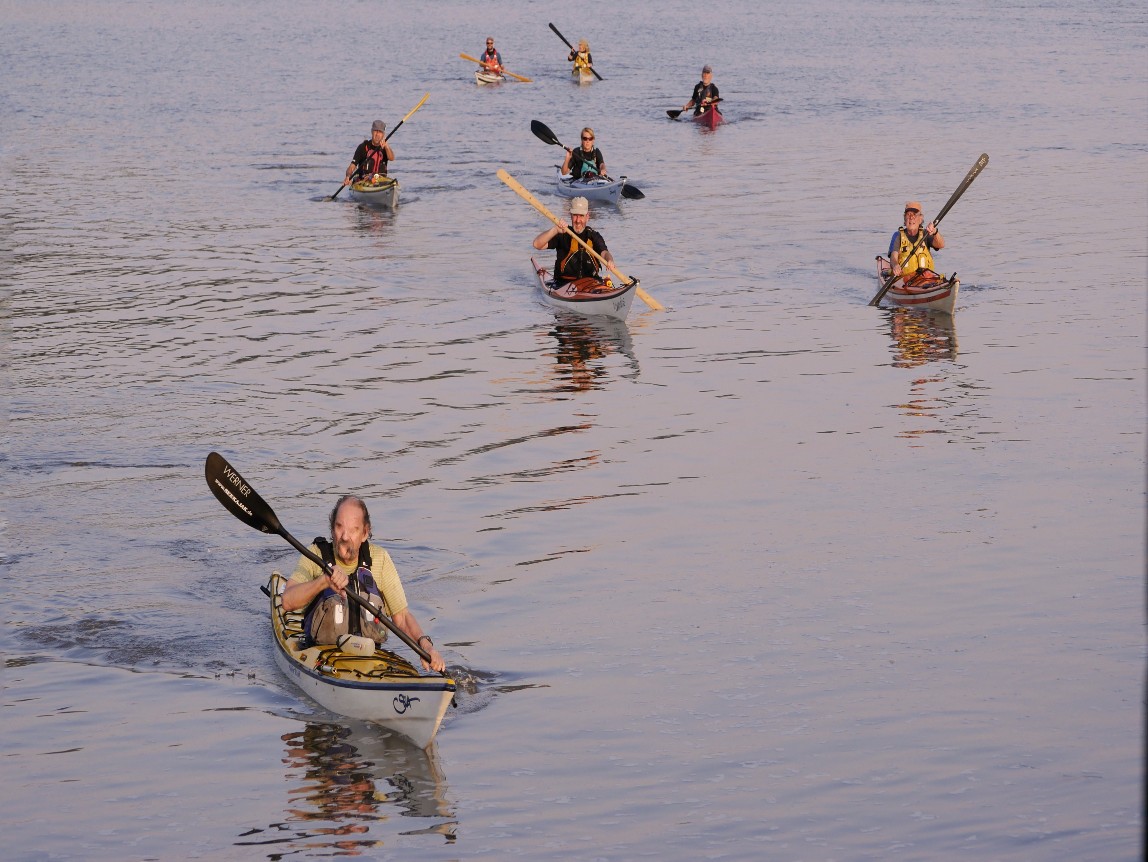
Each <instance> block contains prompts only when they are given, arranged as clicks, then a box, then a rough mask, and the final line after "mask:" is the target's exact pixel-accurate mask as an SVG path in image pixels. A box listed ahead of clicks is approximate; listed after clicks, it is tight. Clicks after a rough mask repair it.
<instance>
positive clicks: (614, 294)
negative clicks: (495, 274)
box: [530, 257, 638, 320]
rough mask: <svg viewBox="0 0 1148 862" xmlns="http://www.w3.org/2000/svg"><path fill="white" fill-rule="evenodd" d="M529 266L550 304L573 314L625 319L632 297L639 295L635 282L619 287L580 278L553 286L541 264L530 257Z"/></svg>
mask: <svg viewBox="0 0 1148 862" xmlns="http://www.w3.org/2000/svg"><path fill="white" fill-rule="evenodd" d="M530 263H531V264H532V265H533V267H534V274H535V275H536V276H538V283H539V285H540V286H541V287H542V293H543V295H544V296H545V297H546V301H547V303H548V304H549V305H551V306H553V307H555V308H564V309H566V310H567V311H572V312H574V313H575V314H585V315H590V316H599V315H600V316H603V317H611V318H614V319H615V320H625V319H626V315H627V314H629V313H630V306H631V305H633V304H634V294H635V293H637V292H638V279H636V278H635V279H634V280H633V281H631V282H630V283H629V284H623V285H622V286H621V287H619V286H617V285H615V284H614V283H613V282H612V281H610V280H609V279H606V280H605V281H603V280H602V279H600V278H579V279H577V280H576V281H568V282H564V283H562V284H559V285H555V283H554V281H553V280H552V279H551V278H550V270H548V269H546V268H545V267H544V266H542V265H540V264H539V263H538V261H537V260H535V259H534V258H533V257H532V258H530Z"/></svg>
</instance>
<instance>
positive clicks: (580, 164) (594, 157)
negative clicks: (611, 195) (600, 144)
mask: <svg viewBox="0 0 1148 862" xmlns="http://www.w3.org/2000/svg"><path fill="white" fill-rule="evenodd" d="M601 162H602V154H601V153H600V152H598V148H597V147H595V148H594V149H592V150H591V151H590V152H586V151H585V150H584V149H582V148H581V147H577V148H576V149H573V150H571V151H570V174H571V176H573V177H574V179H576V180H580V179H582V178H583V177H585V176H586V175H587V174H593V175H594V176H597V175H598V173H599V169H598V166H599V165H600V164H601Z"/></svg>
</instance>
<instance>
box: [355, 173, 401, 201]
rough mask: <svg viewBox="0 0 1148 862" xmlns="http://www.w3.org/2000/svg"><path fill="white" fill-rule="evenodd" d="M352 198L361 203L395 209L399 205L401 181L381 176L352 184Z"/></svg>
mask: <svg viewBox="0 0 1148 862" xmlns="http://www.w3.org/2000/svg"><path fill="white" fill-rule="evenodd" d="M351 197H352V198H354V199H355V200H357V201H358V202H359V203H364V204H369V205H371V206H375V207H386V208H387V209H394V208H395V207H396V206H398V205H399V181H398V180H393V179H391V178H390V177H383V176H380V177H378V179H369V180H362V181H360V182H357V183H351Z"/></svg>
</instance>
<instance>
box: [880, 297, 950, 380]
mask: <svg viewBox="0 0 1148 862" xmlns="http://www.w3.org/2000/svg"><path fill="white" fill-rule="evenodd" d="M889 332H890V334H891V335H892V339H893V341H892V346H893V365H895V366H896V367H897V368H915V367H916V366H918V365H924V364H925V363H926V362H937V361H940V360H946V359H948V360H952V359H956V358H957V327H956V323H955V322H954V320H953V316H952V315H950V314H944V313H942V312H934V311H916V310H914V309H909V308H893V309H891V310H890V315H889Z"/></svg>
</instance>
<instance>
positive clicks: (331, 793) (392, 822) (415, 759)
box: [236, 724, 455, 859]
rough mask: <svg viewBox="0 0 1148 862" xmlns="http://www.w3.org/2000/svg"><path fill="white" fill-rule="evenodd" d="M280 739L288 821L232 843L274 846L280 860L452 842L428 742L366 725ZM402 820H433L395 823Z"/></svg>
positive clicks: (320, 727)
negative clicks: (421, 839)
mask: <svg viewBox="0 0 1148 862" xmlns="http://www.w3.org/2000/svg"><path fill="white" fill-rule="evenodd" d="M283 742H284V743H285V745H286V749H285V752H284V756H283V763H284V764H285V766H286V767H287V770H286V779H287V780H286V785H287V807H286V809H285V814H286V818H285V820H284V821H283V822H281V823H273V824H271V825H270V826H269V827H267V828H266V829H252V830H251V831H250V832H248V833H246V834H244V835H243V836H241V840H239V841H237V842H236V844H237V845H263V844H267V845H275V847H276V851H275V852H274V853H272V854H270V855H269V856H268V858H269V859H282V858H284V857H286V856H291V855H295V854H296V853H300V852H306V853H307V854H308V855H310V854H314V853H319V854H320V855H324V856H362V855H367V856H372V857H373V856H375V855H376V852H375V848H378V847H381V846H384V845H393V843H394V839H395V837H396V836H399V835H404V836H411V835H427V836H433V837H435V838H436V843H438V842H446V843H450V842H453V841H454V838H455V834H454V830H455V823H454V821H453V820H451V819H450V818H451V810H450V805H449V804H448V803H447V801H446V798H445V792H446V784H445V781H444V780H443V778H442V774H441V772H440V771H439V767H438V763H437V761H436V758H435V753H434V746H433V745H432V746H431V749H430V750H429V751H424V750H422V749H419V748H416V747H415V746H414V745H412V744H411V743H409V742H407V741H405V740H404V739H402V738H401V737H399V736H397V735H395V734H390V733H387V732H386V731H383V730H381V729H379V728H377V727H374V726H371V725H363V726H362V727H358V726H354V725H352V726H351V727H345V726H343V725H338V724H307V725H305V726H304V727H303V728H302V729H301V730H298V731H293V732H291V733H288V734H285V735H284V736H283ZM407 817H417V818H428V819H430V820H431V821H432V822H429V823H427V824H426V825H424V826H421V827H420V826H418V825H417V824H412V823H411V822H409V821H404V820H401V819H400V818H407ZM435 821H437V822H435ZM412 827H414V828H412Z"/></svg>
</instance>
